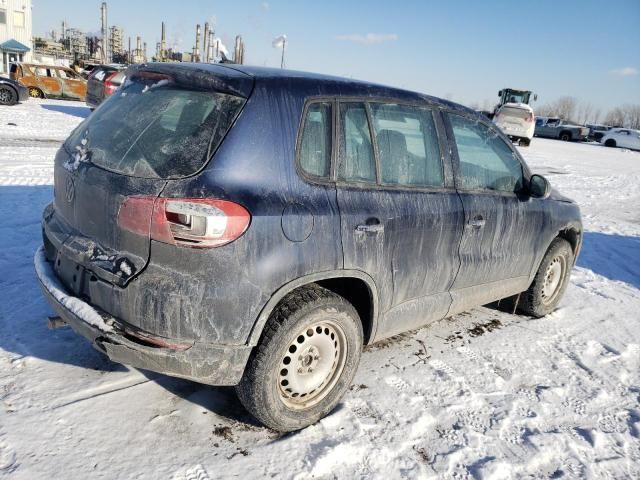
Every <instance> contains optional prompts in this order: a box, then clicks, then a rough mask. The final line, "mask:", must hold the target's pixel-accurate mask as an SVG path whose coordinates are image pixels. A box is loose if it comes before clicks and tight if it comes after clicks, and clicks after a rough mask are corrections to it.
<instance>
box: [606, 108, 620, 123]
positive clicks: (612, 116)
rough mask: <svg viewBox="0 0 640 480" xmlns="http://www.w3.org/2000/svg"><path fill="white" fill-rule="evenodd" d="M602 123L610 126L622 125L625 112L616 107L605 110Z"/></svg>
mask: <svg viewBox="0 0 640 480" xmlns="http://www.w3.org/2000/svg"><path fill="white" fill-rule="evenodd" d="M604 123H606V124H607V125H611V126H612V127H622V126H624V123H625V114H624V111H623V110H622V108H620V107H616V108H613V109H611V110H609V111H608V112H607V115H606V116H605V117H604Z"/></svg>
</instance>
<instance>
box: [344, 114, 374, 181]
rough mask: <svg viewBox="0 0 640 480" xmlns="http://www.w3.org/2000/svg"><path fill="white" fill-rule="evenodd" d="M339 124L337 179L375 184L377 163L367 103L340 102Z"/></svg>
mask: <svg viewBox="0 0 640 480" xmlns="http://www.w3.org/2000/svg"><path fill="white" fill-rule="evenodd" d="M340 125H341V128H340V155H339V162H338V178H339V179H340V180H344V181H348V182H373V183H375V182H376V164H375V158H374V156H373V144H372V142H371V131H370V129H369V120H368V118H367V109H366V107H365V104H364V103H342V104H340Z"/></svg>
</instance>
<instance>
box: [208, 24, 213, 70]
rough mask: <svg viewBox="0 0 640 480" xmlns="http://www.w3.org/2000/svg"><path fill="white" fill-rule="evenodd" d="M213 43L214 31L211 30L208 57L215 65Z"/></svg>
mask: <svg viewBox="0 0 640 480" xmlns="http://www.w3.org/2000/svg"><path fill="white" fill-rule="evenodd" d="M213 42H214V35H213V30H210V31H209V43H208V46H209V49H208V51H207V56H208V57H209V61H210V62H212V63H213V61H214V59H215V57H214V53H213V52H214V48H215V47H214V45H213Z"/></svg>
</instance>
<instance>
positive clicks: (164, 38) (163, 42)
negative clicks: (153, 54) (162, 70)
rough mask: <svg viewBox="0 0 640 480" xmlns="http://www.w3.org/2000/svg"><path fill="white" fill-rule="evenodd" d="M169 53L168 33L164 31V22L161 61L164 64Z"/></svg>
mask: <svg viewBox="0 0 640 480" xmlns="http://www.w3.org/2000/svg"><path fill="white" fill-rule="evenodd" d="M166 52H167V33H166V31H165V29H164V22H162V37H161V39H160V61H161V62H164V59H165V55H166Z"/></svg>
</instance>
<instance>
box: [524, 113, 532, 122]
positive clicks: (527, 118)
mask: <svg viewBox="0 0 640 480" xmlns="http://www.w3.org/2000/svg"><path fill="white" fill-rule="evenodd" d="M524 121H525V122H527V123H531V122H533V113H529V114H528V115H527V116H526V117H525V119H524Z"/></svg>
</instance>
